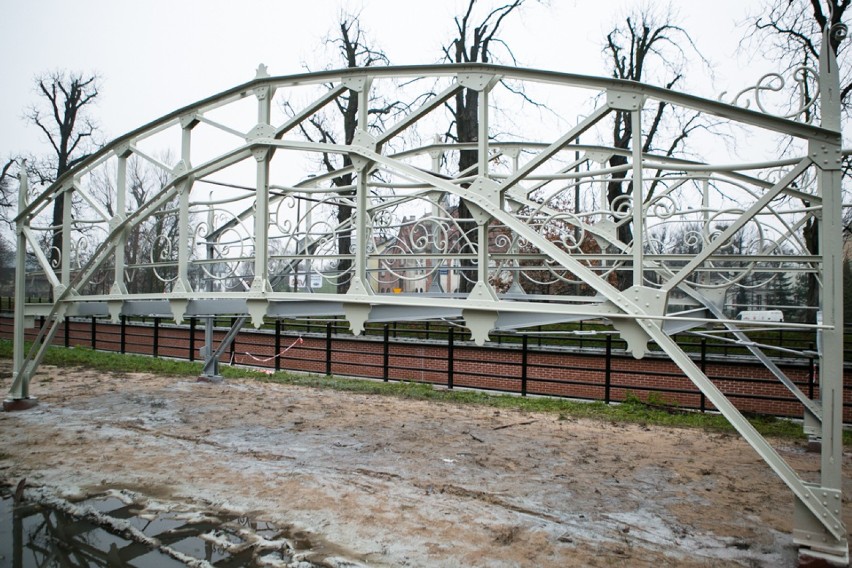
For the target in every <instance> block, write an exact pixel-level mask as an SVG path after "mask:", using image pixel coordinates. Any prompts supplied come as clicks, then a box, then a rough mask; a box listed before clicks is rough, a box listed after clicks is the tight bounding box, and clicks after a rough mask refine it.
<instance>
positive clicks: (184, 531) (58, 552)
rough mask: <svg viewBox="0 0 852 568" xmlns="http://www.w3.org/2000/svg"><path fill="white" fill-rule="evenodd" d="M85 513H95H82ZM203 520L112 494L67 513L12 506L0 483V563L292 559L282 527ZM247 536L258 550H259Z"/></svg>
mask: <svg viewBox="0 0 852 568" xmlns="http://www.w3.org/2000/svg"><path fill="white" fill-rule="evenodd" d="M85 510H93V511H96V514H95V515H86V514H85V513H84V511H85ZM205 519H206V520H204V521H202V522H198V521H192V522H190V521H187V520H182V519H181V518H180V516H179V515H175V514H172V513H159V514H156V515H154V514H152V512H151V511H146V510H145V507H144V505H141V504H138V503H130V504H128V503H125V502H124V501H122V500H121V499H118V498H116V497H114V496H95V497H92V498H89V499H86V500H85V501H81V502H79V503H75V504H74V506H73V511H72V512H67V511H66V510H59V509H53V508H51V507H48V506H45V505H40V504H35V503H27V502H24V503H21V504H19V505H18V506H15V505H14V504H13V500H12V497H11V495H10V494H9V492H8V490H6V489H3V488H0V566H10V567H11V568H36V567H44V568H53V567H57V568H58V567H62V566H109V567H112V566H122V567H128V568H133V567H135V568H171V567H180V566H185V564H184V562H181V561H180V560H177V559H176V558H175V556H177V557H178V558H180V557H181V555H183V556H184V557H190V558H195V559H198V560H206V561H207V562H210V563H211V564H213V565H216V566H246V567H257V566H263V565H267V563H268V562H269V561H270V560H271V561H273V562H274V563H275V564H278V565H281V564H285V563H288V562H290V561H292V555H293V550H292V548H291V547H290V546H291V545H290V543H289V541H288V540H285V537H286V536H287V535H286V533H285V531H283V530H281V529H279V528H277V527H275V526H274V525H272V524H270V523H267V522H262V521H255V520H252V519H248V518H242V517H236V516H223V515H215V516H214V515H209V516H206V517H205ZM116 524H119V525H120V524H127V525H129V526H132V527H133V528H135V529H137V530H138V531H139V532H141V533H142V534H144V535H145V537H148V538H151V539H156V541H158V542H159V543H160V546H159V548H157V547H156V546H152V545H151V544H149V543H146V542H144V539H138V538H135V537H134V536H133V535H132V534H131V533H130V532H128V531H123V530H121V529H120V528H116V527H115V525H116ZM238 533H239V534H238ZM241 535H245V538H244V537H243V536H241ZM252 535H257V536H258V537H259V538H258V540H260V541H263V542H265V543H266V547H265V548H264V549H262V550H261V549H259V547H258V545H257V544H256V543H255V541H254V539H253V538H252ZM247 539H248V540H247ZM270 542H272V543H274V544H273V545H272V547H270V546H269V543H270ZM306 544H307V545H308V546H309V545H310V543H309V542H307V541H302V540H299V541H297V542H296V543H295V545H296V546H298V547H300V548H301V547H302V546H304V545H306ZM258 561H259V562H258Z"/></svg>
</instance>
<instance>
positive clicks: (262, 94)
mask: <svg viewBox="0 0 852 568" xmlns="http://www.w3.org/2000/svg"><path fill="white" fill-rule="evenodd" d="M252 92H253V93H254V96H256V97H257V100H259V101H265V100H266V99H268V98H269V97H270V96H271V95H272V87H270V86H269V85H264V86H262V87H255V88H254V89H252Z"/></svg>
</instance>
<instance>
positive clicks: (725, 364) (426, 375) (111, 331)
mask: <svg viewBox="0 0 852 568" xmlns="http://www.w3.org/2000/svg"><path fill="white" fill-rule="evenodd" d="M155 329H156V331H155ZM12 331H13V330H12V319H11V318H8V317H0V337H4V338H11V337H12ZM37 331H38V330H37V328H33V329H29V330H27V336H28V338H30V339H32V338H34V337H35V335H36V333H37ZM93 331H94V342H93V339H92V338H93ZM155 334H156V348H157V355H158V356H160V357H175V358H183V359H187V358H189V357H190V329H189V327H188V326H174V325H164V324H161V325H157V326H155V325H153V324H150V323H149V324H145V325H127V327H126V330H125V341H124V350H125V352H126V353H137V354H143V355H152V354H153V353H154V346H155ZM224 335H225V331H224V330H223V329H217V331H216V333H215V336H214V345H216V344H218V342H219V341H221V339H222V337H223V336H224ZM298 338H299V334H296V333H293V332H288V333H286V334H282V335H281V337H280V346H281V350H282V355H281V357H280V360H279V364H280V368H281V369H284V370H294V371H305V372H311V373H320V374H324V373H326V371H327V370H329V369H330V371H331V373H332V374H336V375H350V376H358V377H368V378H375V379H382V378H385V376H387V378H389V379H391V380H406V381H417V382H425V383H434V384H440V385H446V384H447V382H448V377H449V374H450V373H449V371H450V364H449V361H448V348H447V344H446V342H438V341H422V340H421V341H413V340H391V341H389V342H388V344H387V345H385V343H384V342H383V340H382V338H376V337H369V338H354V337H352V336H345V335H340V334H333V335H331V336H327V335H326V334H322V333H318V334H304V335H303V337H302V342H301V343H298V342H297V339H298ZM66 340H67V344H68V345H69V346H85V347H95V348H96V349H102V350H107V351H120V350H121V326H120V325H118V324H111V323H107V322H103V321H100V320H98V321H96V322H95V324H94V328H93V327H92V323H91V321H90V320H73V321H72V322H71V323H70V325H69V328H68V330H67V333H66V330H65V325H64V324H63V325H62V326H61V327H60V329H59V332H58V333H57V335H56V337H55V339H54V344H56V345H64V344H66ZM203 344H204V331H203V328H202V327H201V326H198V327H197V328H196V329H195V338H194V349H195V350H196V352H195V358H196V360H197V359H198V354H197V350H198V349H200V348H201V347H202V346H203ZM329 347H330V351H331V362H330V365H329V363H328V357H327V353H328V352H329ZM274 355H275V334H274V333H272V332H269V331H261V332H258V331H249V330H246V331H243V332H241V333H240V334H239V335H238V336H237V339H236V341H235V342H234V344H233V346H232V348H231V349H230V350H229V351H228V352H226V353H225V354H223V356H222V358H221V361H222V362H223V363H229V362H231V361H232V360H233V362H234V363H236V364H240V365H251V366H256V367H265V368H274V367H275V364H276V362H275V358H274ZM385 360H387V366H386V365H385ZM522 363H523V352H522V350H521V348H520V346H518V345H512V346H486V347H477V346H474V345H472V344H469V343H467V342H456V343H455V345H454V349H453V361H452V380H453V385H454V386H455V387H472V388H480V389H488V390H498V391H508V392H516V393H520V392H521V391H522V388H523V380H522V377H523V364H522ZM704 364H705V370H706V374H707V375H708V377H710V378H711V380H712V381H713V383H714V384H715V385H716V386H717V387H718V388H719V389H720V390H721V391H722V392H723V393H725V394H726V395H727V396H728V398H729V399H730V400H731V401H732V402H733V403H734V404H735V405H736V406H737V407H738V408H739V409H740V410H742V411H745V412H755V413H763V414H774V415H780V416H793V417H801V415H802V406H801V404H800V403H799V402H797V401H796V400H795V399H794V397H793V396H792V395H791V394H790V393H789V391H788V390H787V389H786V388H785V387H784V386H783V385H782V384H781V383H780V382H779V381H778V380H777V379H776V378H775V377H774V376H772V374H771V373H770V372H769V370H767V369H766V368H765V367H764V366H763V365H761V364H759V363H754V362H751V361H748V360H745V359H742V358H737V359H728V360H726V359H723V358H710V359H707V360H706V361H705V362H704ZM779 366H780V367H781V368H782V370H783V371H784V373H785V374H786V375H787V376H788V377H789V378H790V379H791V380H792V381H794V382H795V383H796V384H797V385H798V386H799V388H800V389H801V390H802V391H803V392H804V393H805V394H809V391H810V390H811V389H812V390H813V394H814V396H815V397H819V384H818V383H819V380H818V377H816V375H815V373H813V372H812V370H811V369H810V365H809V364H808V362H807V361H802V362H800V363H798V364H796V363H793V362H781V363H780V364H779ZM608 378H609V382H608V383H607V373H606V356H605V352H604V351H603V350H600V349H598V350H593V349H587V350H585V352H577V351H572V350H568V349H555V348H547V347H530V348H529V349H528V352H527V369H526V385H525V386H526V392H527V393H528V394H546V395H555V396H565V397H573V398H581V399H590V400H605V399H606V400H610V401H621V400H624V398H625V397H626V396H627V394H628V393H632V394H633V395H636V396H639V397H641V398H645V397H647V396H648V394H649V393H657V394H658V395H659V396H661V397H662V398H664V399H665V400H667V401H669V402H672V403H677V404H679V405H681V406H683V407H687V408H706V409H707V410H713V406H712V405H711V404H710V403H709V402H707V401H705V400H703V397H702V396H701V394H700V392H699V391H698V389H697V388H696V387H695V386H694V385H693V384H692V382H691V381H690V380H689V379H688V378H686V377H685V376H684V375H683V373H682V372H681V371H680V369H679V368H678V367H677V365H675V364H674V363H672V362H671V361H669V360H667V359H665V358H660V357H650V356H649V357H646V358H645V359H641V360H637V359H634V358H632V357H631V356H629V355H624V354H621V353H613V355H612V357H611V359H610V372H609V374H608ZM811 378H812V380H811ZM845 385H846V386H845V387H844V412H843V419H844V422H852V381H850V380H849V377H846V380H845ZM607 394H608V395H609V396H608V398H607Z"/></svg>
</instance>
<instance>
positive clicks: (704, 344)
mask: <svg viewBox="0 0 852 568" xmlns="http://www.w3.org/2000/svg"><path fill="white" fill-rule="evenodd" d="M701 372H702V373H704V376H705V377H706V376H707V338H706V337H702V338H701ZM705 410H707V397H705V396H704V393H703V392H702V393H701V412H704V411H705Z"/></svg>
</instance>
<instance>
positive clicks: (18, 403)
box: [3, 397, 38, 412]
mask: <svg viewBox="0 0 852 568" xmlns="http://www.w3.org/2000/svg"><path fill="white" fill-rule="evenodd" d="M35 406H38V399H37V398H33V397H27V398H7V399H6V400H4V401H3V410H4V411H5V412H14V411H16V410H29V409H30V408H33V407H35Z"/></svg>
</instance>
